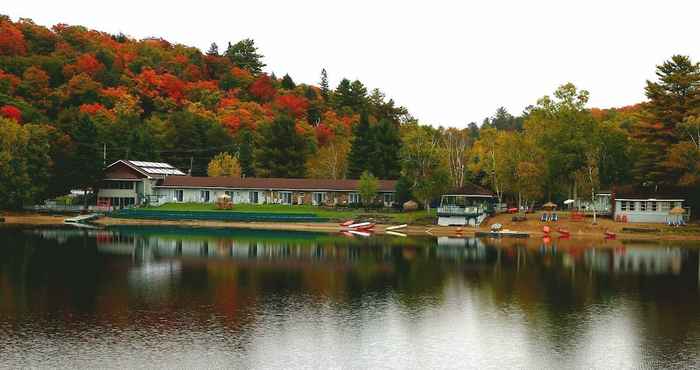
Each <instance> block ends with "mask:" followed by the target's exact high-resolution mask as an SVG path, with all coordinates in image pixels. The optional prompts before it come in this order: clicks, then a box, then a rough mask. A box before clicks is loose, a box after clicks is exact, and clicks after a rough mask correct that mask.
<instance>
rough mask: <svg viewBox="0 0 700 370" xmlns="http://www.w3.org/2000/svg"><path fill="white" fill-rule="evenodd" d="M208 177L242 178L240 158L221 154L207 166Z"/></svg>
mask: <svg viewBox="0 0 700 370" xmlns="http://www.w3.org/2000/svg"><path fill="white" fill-rule="evenodd" d="M207 175H209V176H212V177H215V176H232V177H241V164H240V163H239V162H238V158H236V157H234V156H233V155H231V154H229V153H219V154H217V155H216V157H214V158H213V159H212V160H211V162H209V166H207Z"/></svg>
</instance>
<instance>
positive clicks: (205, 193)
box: [199, 190, 209, 203]
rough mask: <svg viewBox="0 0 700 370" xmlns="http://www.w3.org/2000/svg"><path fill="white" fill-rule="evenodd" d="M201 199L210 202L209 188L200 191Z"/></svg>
mask: <svg viewBox="0 0 700 370" xmlns="http://www.w3.org/2000/svg"><path fill="white" fill-rule="evenodd" d="M199 199H200V200H201V201H202V202H204V203H209V190H202V191H201V192H200V193H199Z"/></svg>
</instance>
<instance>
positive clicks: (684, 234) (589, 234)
mask: <svg viewBox="0 0 700 370" xmlns="http://www.w3.org/2000/svg"><path fill="white" fill-rule="evenodd" d="M3 217H4V218H5V222H4V224H5V225H35V226H51V225H53V226H56V225H64V223H63V220H64V219H65V218H66V217H67V216H65V215H46V214H38V213H6V214H5V215H4V216H3ZM511 219H512V215H509V214H501V215H497V216H496V217H493V218H490V219H488V220H487V221H486V222H485V223H484V224H483V225H481V226H480V227H478V228H473V227H463V228H460V227H454V226H449V227H446V226H437V225H409V226H408V227H406V228H403V229H401V230H396V231H397V232H400V233H403V234H406V235H411V236H419V235H422V236H425V235H433V236H473V235H474V233H475V232H476V231H488V230H489V229H490V225H492V224H494V223H500V224H502V225H503V228H504V229H509V230H514V231H522V232H527V233H529V234H530V237H536V238H541V237H543V236H545V234H544V233H543V232H542V228H543V226H544V225H548V226H550V228H551V230H552V231H551V235H552V236H554V237H558V236H559V234H558V233H557V232H556V231H555V230H556V229H557V228H563V229H567V230H569V232H570V233H571V238H572V239H602V238H603V237H604V234H603V233H604V232H605V231H606V230H608V231H612V232H614V233H616V234H617V239H621V240H625V239H632V240H700V227H698V225H697V224H695V225H691V226H687V227H682V228H671V227H668V226H665V225H659V224H627V223H618V222H614V221H612V220H610V219H606V218H601V219H599V220H598V223H597V225H592V222H591V219H586V220H584V221H571V220H569V219H561V220H560V221H558V222H555V223H551V222H550V223H543V222H540V221H539V218H538V217H537V215H536V214H535V215H528V219H527V220H526V221H522V222H513V221H512V220H511ZM94 224H96V225H102V226H105V227H110V226H119V225H133V226H138V225H143V226H157V225H160V226H176V227H204V228H206V227H212V228H228V227H230V228H245V229H259V230H294V231H314V232H328V233H335V232H340V231H342V230H343V228H342V227H340V226H339V225H338V224H337V223H330V222H321V223H317V222H313V223H311V222H309V223H292V222H224V221H190V220H182V221H165V220H143V219H123V218H110V217H102V218H100V219H98V220H96V221H94ZM390 226H393V225H390V224H378V225H377V226H376V227H375V228H374V232H375V233H376V234H384V233H386V231H387V230H386V228H387V227H390ZM625 228H628V229H629V228H633V229H637V230H635V231H629V230H623V229H625Z"/></svg>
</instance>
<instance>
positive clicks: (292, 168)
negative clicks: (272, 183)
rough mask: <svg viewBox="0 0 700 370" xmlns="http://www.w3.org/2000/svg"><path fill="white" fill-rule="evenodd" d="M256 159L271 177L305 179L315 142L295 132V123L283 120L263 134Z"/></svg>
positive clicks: (266, 129) (262, 131) (276, 120)
mask: <svg viewBox="0 0 700 370" xmlns="http://www.w3.org/2000/svg"><path fill="white" fill-rule="evenodd" d="M261 134H262V142H261V145H260V150H259V152H258V154H257V159H258V161H259V163H260V168H261V169H264V170H265V171H266V172H267V174H268V175H269V176H271V177H289V178H302V177H304V176H305V175H306V159H307V158H308V156H309V154H310V153H311V152H312V150H313V142H312V141H311V140H309V139H308V138H307V137H305V136H302V135H301V134H300V133H299V132H297V130H296V125H295V123H294V119H292V118H291V117H288V116H280V117H278V118H277V119H275V120H274V121H273V122H272V124H270V125H268V126H264V127H263V128H262V130H261Z"/></svg>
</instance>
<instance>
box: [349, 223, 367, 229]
mask: <svg viewBox="0 0 700 370" xmlns="http://www.w3.org/2000/svg"><path fill="white" fill-rule="evenodd" d="M370 224H372V223H371V222H358V223H356V224H350V225H348V227H349V228H351V229H359V228H360V227H363V226H367V225H370Z"/></svg>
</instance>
